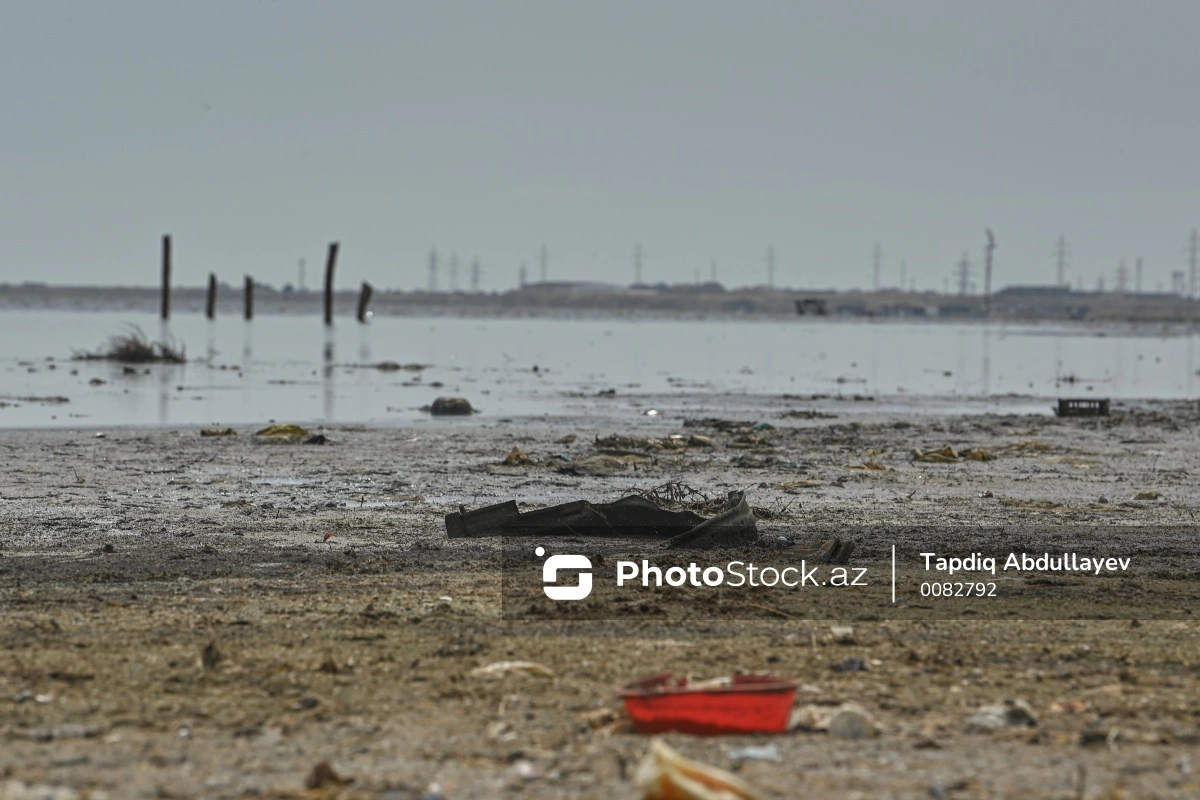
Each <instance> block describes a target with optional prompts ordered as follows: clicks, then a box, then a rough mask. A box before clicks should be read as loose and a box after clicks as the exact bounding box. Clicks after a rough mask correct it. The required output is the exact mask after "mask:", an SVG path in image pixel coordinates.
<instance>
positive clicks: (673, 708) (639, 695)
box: [618, 672, 796, 736]
mask: <svg viewBox="0 0 1200 800" xmlns="http://www.w3.org/2000/svg"><path fill="white" fill-rule="evenodd" d="M618 693H619V694H620V695H621V698H622V699H623V700H624V701H625V710H626V712H628V714H629V718H630V719H631V720H632V721H633V729H634V731H636V732H637V733H662V732H665V731H681V732H683V733H688V734H692V735H694V736H718V735H724V734H744V733H783V732H784V731H786V730H787V724H788V715H789V712H790V710H791V707H792V701H793V700H794V699H795V696H796V684H795V683H794V682H793V681H789V680H787V679H785V678H777V677H774V676H771V675H734V676H733V677H731V678H714V679H712V680H708V681H701V682H689V681H688V679H687V678H675V677H674V676H672V674H671V673H669V672H665V673H663V674H661V675H654V676H652V677H650V678H645V679H643V680H640V681H634V682H633V683H629V684H626V685H625V686H623V687H621V689H620V690H619V692H618Z"/></svg>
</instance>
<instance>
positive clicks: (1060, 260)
mask: <svg viewBox="0 0 1200 800" xmlns="http://www.w3.org/2000/svg"><path fill="white" fill-rule="evenodd" d="M1070 258H1071V254H1070V251H1069V250H1068V249H1067V237H1065V236H1062V235H1060V236H1059V237H1058V243H1057V244H1055V245H1054V264H1055V266H1057V267H1058V285H1059V286H1066V285H1067V264H1069V263H1070Z"/></svg>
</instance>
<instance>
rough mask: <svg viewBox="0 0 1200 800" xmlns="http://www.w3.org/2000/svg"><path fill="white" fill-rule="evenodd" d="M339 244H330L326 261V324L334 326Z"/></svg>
mask: <svg viewBox="0 0 1200 800" xmlns="http://www.w3.org/2000/svg"><path fill="white" fill-rule="evenodd" d="M337 255H338V243H337V242H330V243H329V258H328V259H327V260H326V261H325V324H326V325H332V324H333V270H334V269H335V268H336V267H337Z"/></svg>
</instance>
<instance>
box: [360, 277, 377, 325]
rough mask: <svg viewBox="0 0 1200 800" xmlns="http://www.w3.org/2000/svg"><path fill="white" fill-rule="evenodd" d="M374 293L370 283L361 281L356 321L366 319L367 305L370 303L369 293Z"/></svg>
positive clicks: (364, 320)
mask: <svg viewBox="0 0 1200 800" xmlns="http://www.w3.org/2000/svg"><path fill="white" fill-rule="evenodd" d="M373 294H375V290H374V289H372V288H371V284H369V283H367V282H366V281H363V285H362V289H361V290H360V291H359V293H358V321H359V322H366V321H367V306H368V305H370V304H371V295H373Z"/></svg>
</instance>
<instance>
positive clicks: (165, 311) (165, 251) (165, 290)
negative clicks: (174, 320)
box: [162, 234, 171, 320]
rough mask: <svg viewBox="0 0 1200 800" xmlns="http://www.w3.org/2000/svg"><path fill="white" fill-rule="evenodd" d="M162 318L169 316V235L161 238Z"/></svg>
mask: <svg viewBox="0 0 1200 800" xmlns="http://www.w3.org/2000/svg"><path fill="white" fill-rule="evenodd" d="M162 318H163V319H164V320H167V319H170V318H171V236H170V234H168V235H166V236H164V237H163V239H162Z"/></svg>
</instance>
